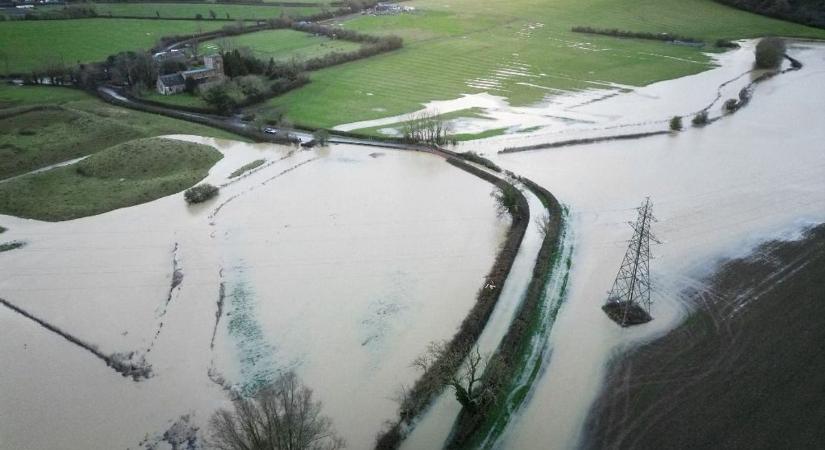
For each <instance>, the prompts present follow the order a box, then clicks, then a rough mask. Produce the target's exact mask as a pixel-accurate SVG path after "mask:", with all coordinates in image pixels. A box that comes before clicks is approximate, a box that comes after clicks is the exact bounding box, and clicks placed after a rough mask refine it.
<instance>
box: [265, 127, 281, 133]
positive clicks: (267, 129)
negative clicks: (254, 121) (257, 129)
mask: <svg viewBox="0 0 825 450" xmlns="http://www.w3.org/2000/svg"><path fill="white" fill-rule="evenodd" d="M264 133H267V134H278V129H277V128H272V127H266V128H264Z"/></svg>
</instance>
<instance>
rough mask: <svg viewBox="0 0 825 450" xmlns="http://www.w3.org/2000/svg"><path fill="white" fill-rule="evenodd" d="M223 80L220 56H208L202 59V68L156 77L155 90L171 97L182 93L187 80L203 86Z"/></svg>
mask: <svg viewBox="0 0 825 450" xmlns="http://www.w3.org/2000/svg"><path fill="white" fill-rule="evenodd" d="M224 78H225V75H224V74H223V58H222V57H221V55H209V56H204V57H203V67H196V68H193V69H188V70H184V71H181V72H177V73H173V74H169V75H160V76H158V81H157V83H156V88H157V91H158V93H159V94H161V95H173V94H177V93H179V92H183V91H184V90H185V89H186V83H187V82H188V81H189V80H192V81H194V82H195V83H197V84H198V86H203V85H205V84H211V83H217V82H220V81H223V79H224Z"/></svg>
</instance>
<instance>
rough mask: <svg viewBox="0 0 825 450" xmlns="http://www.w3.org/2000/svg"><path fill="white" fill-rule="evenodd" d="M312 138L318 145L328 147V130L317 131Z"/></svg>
mask: <svg viewBox="0 0 825 450" xmlns="http://www.w3.org/2000/svg"><path fill="white" fill-rule="evenodd" d="M312 138H313V139H315V142H317V143H318V145H321V146H323V145H327V142H328V141H329V132H328V131H327V130H316V131H315V132H314V133H312Z"/></svg>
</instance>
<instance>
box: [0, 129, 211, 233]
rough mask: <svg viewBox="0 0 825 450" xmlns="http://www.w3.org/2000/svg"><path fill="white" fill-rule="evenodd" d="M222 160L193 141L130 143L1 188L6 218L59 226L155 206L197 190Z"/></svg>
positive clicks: (0, 199) (0, 202)
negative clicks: (142, 205) (134, 207)
mask: <svg viewBox="0 0 825 450" xmlns="http://www.w3.org/2000/svg"><path fill="white" fill-rule="evenodd" d="M222 157H223V155H221V153H220V152H218V151H217V150H215V149H214V148H212V147H209V146H206V145H201V144H193V143H190V142H181V141H174V140H170V139H158V138H150V139H139V140H135V141H130V142H125V143H122V144H118V145H115V146H113V147H110V148H108V149H106V150H103V151H101V152H99V153H97V154H95V155H92V156H90V157H89V158H86V159H84V160H83V161H80V162H78V163H75V164H72V165H69V166H65V167H59V168H56V169H52V170H49V171H46V172H42V173H38V174H33V175H26V176H24V177H20V178H16V179H14V180H10V181H8V182H6V183H0V213H2V214H8V215H13V216H18V217H26V218H32V219H39V220H48V221H59V220H69V219H76V218H78V217H85V216H90V215H95V214H100V213H104V212H106V211H111V210H113V209H117V208H123V207H126V206H132V205H137V204H140V203H145V202H149V201H152V200H155V199H157V198H160V197H164V196H167V195H171V194H174V193H177V192H180V191H183V190H184V189H187V188H189V187H191V186H193V185H195V184H196V183H197V182H198V181H200V180H201V179H203V178H204V177H205V176H206V175H207V174H208V173H209V169H210V168H211V167H212V166H213V165H214V164H215V163H216V162H217V161H219V160H220V159H221V158H222ZM181 203H183V202H181ZM181 207H183V205H181Z"/></svg>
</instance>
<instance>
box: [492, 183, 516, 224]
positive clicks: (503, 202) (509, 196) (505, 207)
mask: <svg viewBox="0 0 825 450" xmlns="http://www.w3.org/2000/svg"><path fill="white" fill-rule="evenodd" d="M490 195H491V196H492V197H493V198H494V199H495V200H496V211H497V212H498V215H500V216H502V215H504V214H507V213H509V214H510V215H511V216H512V217H516V216H518V214H519V197H520V196H521V193H520V192H518V190H517V189H516V188H515V187H513V185H511V184H505V185H503V186H500V187H498V188H497V189H496V190H495V191H493V193H492V194H490Z"/></svg>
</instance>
